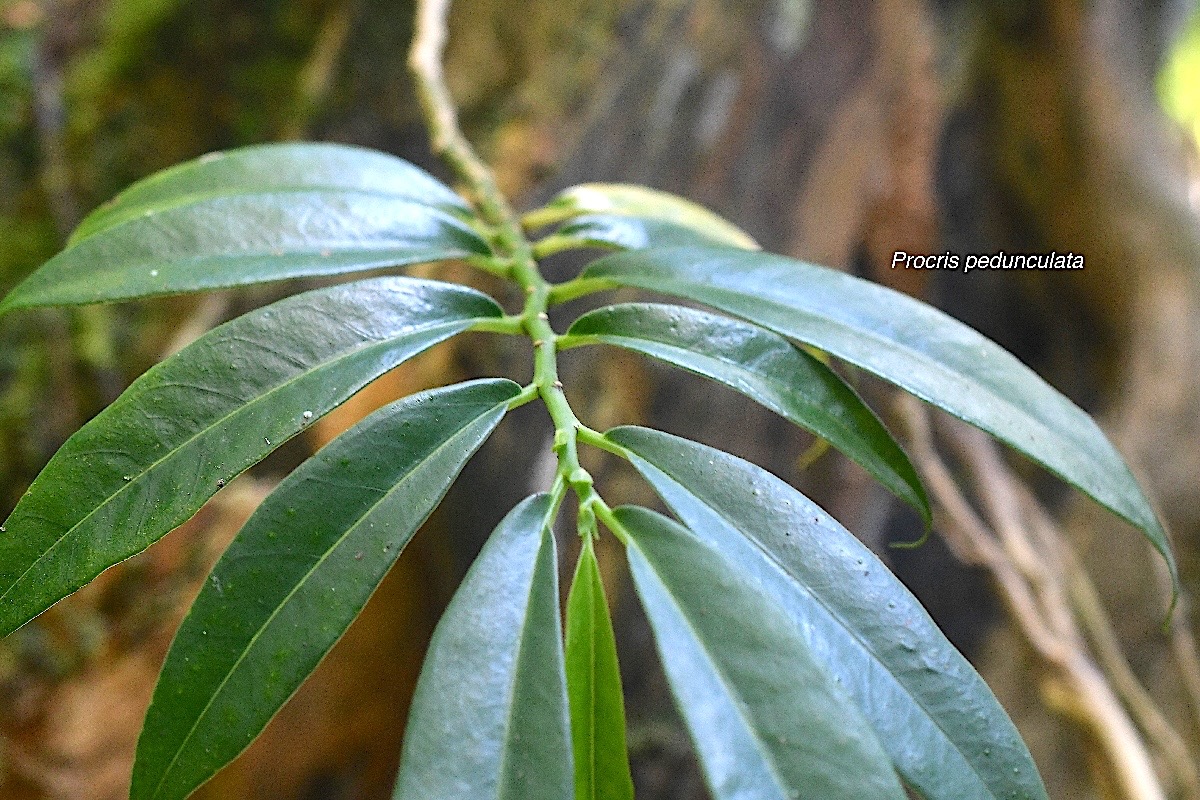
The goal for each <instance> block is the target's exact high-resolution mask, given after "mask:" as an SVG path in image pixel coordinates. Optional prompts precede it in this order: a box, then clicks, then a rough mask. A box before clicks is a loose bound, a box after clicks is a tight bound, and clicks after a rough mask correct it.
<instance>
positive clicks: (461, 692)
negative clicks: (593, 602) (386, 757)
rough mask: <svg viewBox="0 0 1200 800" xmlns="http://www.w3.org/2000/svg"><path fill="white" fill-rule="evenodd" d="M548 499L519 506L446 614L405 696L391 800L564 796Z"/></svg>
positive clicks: (567, 752) (559, 799) (566, 767)
mask: <svg viewBox="0 0 1200 800" xmlns="http://www.w3.org/2000/svg"><path fill="white" fill-rule="evenodd" d="M551 513H552V504H551V502H550V497H549V496H548V495H537V496H535V497H530V498H527V499H526V500H524V501H522V502H521V504H520V505H518V506H517V507H516V508H515V509H513V510H512V511H511V512H509V514H508V516H507V517H505V518H504V520H503V521H502V522H501V523H500V525H499V526H498V527H497V528H496V530H495V531H494V532H493V533H492V535H491V538H489V539H488V541H487V543H486V544H485V545H484V548H483V552H482V553H480V555H479V558H478V559H477V560H476V561H475V563H474V564H473V565H472V567H471V569H470V571H469V572H468V573H467V577H466V578H465V579H464V580H463V583H462V586H460V587H459V589H458V592H456V593H455V595H454V599H453V600H451V602H450V607H449V608H448V609H446V613H445V615H444V616H443V617H442V620H441V622H439V623H438V626H437V630H436V631H435V632H434V635H433V642H432V643H431V644H430V646H429V654H428V655H427V656H426V658H425V665H424V666H423V667H422V668H421V677H420V680H419V681H418V682H417V691H416V694H415V696H414V697H413V705H412V711H411V712H410V714H409V719H408V726H407V727H406V729H405V737H404V751H403V754H402V755H401V758H400V775H399V778H398V779H397V783H396V792H395V798H396V800H426V799H427V798H437V799H438V800H570V798H571V796H572V794H571V792H572V781H573V771H572V767H571V731H570V723H569V721H568V717H567V686H566V676H565V674H564V667H563V649H562V627H561V625H560V623H559V607H558V567H557V563H556V560H555V554H554V535H553V533H551V531H550V528H549V525H550V519H549V518H550V515H551Z"/></svg>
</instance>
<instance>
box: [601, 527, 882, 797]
mask: <svg viewBox="0 0 1200 800" xmlns="http://www.w3.org/2000/svg"><path fill="white" fill-rule="evenodd" d="M614 516H615V524H616V525H617V527H618V528H619V529H620V530H618V531H615V532H616V533H618V534H621V535H623V536H624V537H625V538H626V539H627V543H628V553H629V564H630V567H631V568H632V570H633V578H634V583H635V585H636V587H637V591H638V595H639V596H640V597H641V599H642V605H643V606H644V607H645V609H646V614H647V616H648V617H649V619H650V625H651V627H652V628H653V629H654V636H655V640H656V642H657V644H658V650H659V654H660V655H661V658H662V663H663V666H664V668H665V669H666V672H667V678H668V679H669V680H670V682H671V689H672V691H674V693H675V696H676V697H677V698H678V700H679V705H680V710H681V711H682V712H683V717H684V720H685V722H686V723H687V725H688V728H689V729H690V730H691V733H692V740H693V741H694V742H695V746H696V750H697V754H698V755H699V756H700V763H701V766H702V767H703V768H704V773H705V777H706V778H707V779H708V785H709V788H710V789H711V790H712V793H713V797H714V798H715V800H733V799H734V798H737V800H741V799H742V798H754V800H793V798H798V797H805V798H809V797H811V798H821V800H863V798H872V800H885V799H887V798H892V799H893V800H903V798H904V797H905V794H904V790H903V789H902V788H901V787H900V783H899V781H898V780H897V778H896V775H895V773H894V772H893V771H892V768H891V764H890V763H889V760H888V757H887V754H886V753H884V751H883V748H882V746H881V745H880V743H879V741H878V740H877V739H876V738H875V734H874V733H873V732H872V731H871V728H870V726H869V725H868V724H867V721H866V720H865V719H863V718H862V716H861V715H860V714H859V713H858V711H857V709H856V708H855V707H854V705H853V703H851V702H850V700H849V698H848V697H847V696H846V694H845V691H844V688H843V687H841V686H838V685H837V683H835V681H834V680H833V679H832V678H831V677H830V675H829V673H828V672H827V670H826V669H825V668H824V666H823V665H821V664H820V663H818V661H817V660H816V659H815V658H814V654H813V652H811V651H810V648H809V643H808V642H806V641H805V639H804V637H803V635H802V633H801V629H800V628H799V627H798V626H797V624H796V622H795V621H794V620H793V619H791V618H790V617H789V616H788V615H787V614H785V613H784V612H783V610H782V609H780V608H779V605H778V602H777V601H776V599H775V598H773V597H772V596H771V595H770V594H769V593H768V591H767V589H766V588H765V587H761V586H758V585H757V584H756V583H755V582H754V581H753V579H752V578H751V576H747V575H746V574H745V573H744V572H743V571H742V569H741V567H740V565H739V564H737V563H734V562H731V561H730V560H729V559H728V558H727V557H726V556H725V555H723V554H722V553H720V552H718V551H717V550H716V549H715V548H714V547H713V546H712V545H711V544H709V543H707V542H704V541H702V540H701V539H698V538H697V537H696V536H695V535H694V534H692V533H691V532H690V531H688V530H686V529H684V528H682V527H680V526H679V525H677V524H676V523H674V522H672V521H671V520H668V519H666V518H665V517H662V516H660V515H658V514H655V513H654V512H651V511H647V510H645V509H639V508H619V509H617V510H616V512H615V514H614Z"/></svg>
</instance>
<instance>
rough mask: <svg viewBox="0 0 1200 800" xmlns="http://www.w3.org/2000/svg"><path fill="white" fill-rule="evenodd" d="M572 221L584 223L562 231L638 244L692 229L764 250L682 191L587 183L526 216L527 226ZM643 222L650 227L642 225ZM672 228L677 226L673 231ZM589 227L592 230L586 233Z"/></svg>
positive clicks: (719, 241)
mask: <svg viewBox="0 0 1200 800" xmlns="http://www.w3.org/2000/svg"><path fill="white" fill-rule="evenodd" d="M580 218H586V220H585V219H580ZM566 220H578V222H577V223H576V224H575V226H574V227H571V226H568V227H566V228H564V229H562V230H560V231H559V233H560V234H562V235H572V236H575V235H582V236H585V237H586V236H587V235H590V236H593V237H596V239H597V241H596V243H609V244H616V245H620V246H623V247H638V246H645V245H637V244H633V243H632V242H636V241H645V240H647V239H648V237H647V232H650V231H658V232H662V233H665V234H666V235H669V236H680V235H681V234H680V231H686V232H688V234H690V237H691V238H693V239H694V238H695V237H697V236H699V237H700V238H702V239H705V240H708V241H711V242H713V243H714V244H721V245H728V246H731V247H742V248H745V249H747V250H757V249H758V244H757V243H756V242H755V241H754V239H752V238H751V237H750V236H749V234H747V233H746V232H745V231H743V230H742V229H741V228H739V227H737V226H736V225H734V224H733V223H732V222H729V221H728V220H726V219H724V218H723V217H721V216H719V215H717V214H714V213H713V212H711V211H709V210H708V209H707V208H705V207H704V206H702V205H700V204H698V203H693V202H692V201H691V200H687V199H684V198H682V197H679V196H678V195H674V194H669V193H667V192H662V191H658V190H657V189H650V188H647V187H645V186H635V185H632V184H623V183H587V184H581V185H579V186H572V187H571V188H569V189H566V190H565V191H563V192H561V193H560V194H559V195H557V196H556V197H555V198H554V199H553V200H551V201H550V202H549V203H547V204H546V206H545V207H544V208H540V209H538V210H536V211H533V212H531V213H529V214H528V215H526V217H525V224H526V225H527V226H529V227H542V226H544V225H552V224H555V223H559V222H564V221H566ZM657 223H665V225H663V226H660V225H658V224H657ZM640 224H644V225H645V227H644V228H640V227H639V225H640ZM672 227H673V228H674V229H675V230H674V232H673V233H672V232H671V228H672ZM587 231H590V234H585V232H587ZM650 241H653V240H652V239H651V240H650Z"/></svg>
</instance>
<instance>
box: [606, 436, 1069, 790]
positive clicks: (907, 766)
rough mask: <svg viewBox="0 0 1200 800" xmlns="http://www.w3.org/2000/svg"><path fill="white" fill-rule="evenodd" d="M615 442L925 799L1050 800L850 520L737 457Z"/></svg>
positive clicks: (671, 439)
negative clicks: (757, 599) (804, 649)
mask: <svg viewBox="0 0 1200 800" xmlns="http://www.w3.org/2000/svg"><path fill="white" fill-rule="evenodd" d="M606 436H607V437H608V438H609V439H610V440H611V441H612V442H614V443H615V444H618V445H619V446H621V447H623V448H625V449H626V451H628V453H629V455H630V458H631V461H632V463H633V465H634V467H635V468H636V469H637V470H638V472H640V473H641V474H642V475H643V476H644V477H645V478H646V479H647V480H648V481H649V482H650V484H651V485H652V486H653V487H654V489H655V491H656V492H658V494H659V496H660V497H662V498H663V500H664V501H665V502H666V503H667V505H668V506H670V508H671V510H672V511H673V512H674V513H675V514H676V515H678V517H679V518H680V519H681V520H683V522H684V524H685V525H687V526H688V528H690V529H691V530H692V531H695V533H696V535H697V536H699V537H700V538H701V539H703V540H704V541H705V542H706V543H707V544H708V546H710V547H712V548H714V549H715V550H717V551H719V552H720V553H721V554H722V555H723V556H724V557H725V558H727V559H728V560H729V561H730V562H732V563H733V564H734V565H735V566H736V569H738V570H739V571H740V572H741V573H742V574H743V575H744V576H746V578H747V579H748V580H753V581H755V582H756V584H757V585H759V586H761V587H762V588H763V590H764V591H766V592H767V593H768V594H769V595H770V596H772V597H773V598H775V602H776V604H777V606H778V607H779V608H780V609H781V610H782V611H784V612H785V613H786V614H787V615H788V616H789V617H790V618H791V619H792V620H793V621H794V623H795V624H796V625H798V626H799V628H800V630H802V631H803V632H804V637H805V639H806V640H807V642H808V647H809V648H810V649H811V651H812V652H813V653H814V654H816V657H817V659H818V660H819V661H820V662H821V664H822V666H823V668H824V669H825V670H826V671H827V672H830V673H831V674H833V675H834V676H836V679H837V681H838V683H839V685H840V686H841V687H842V688H843V689H845V690H846V691H847V692H848V693H849V694H850V696H851V697H852V698H853V700H854V703H855V704H856V705H857V707H858V709H859V710H860V711H861V712H862V713H863V715H864V716H865V717H866V718H867V719H868V720H869V721H870V723H871V725H872V726H873V727H874V729H875V731H876V732H877V734H878V736H879V740H880V741H881V742H882V743H883V746H884V748H885V749H886V750H887V751H888V754H889V755H890V756H891V758H892V760H893V762H894V763H895V765H896V768H897V770H898V771H899V772H900V774H901V775H902V776H904V779H905V780H906V781H907V782H908V783H909V784H910V785H912V786H913V787H915V788H917V789H918V790H920V791H921V793H922V795H923V796H924V797H926V798H929V800H1017V799H1020V800H1045V798H1046V790H1045V789H1044V788H1043V787H1042V783H1041V779H1040V777H1039V776H1038V773H1037V768H1036V766H1035V765H1034V763H1033V760H1032V758H1031V757H1030V755H1029V751H1028V750H1027V749H1026V747H1025V744H1024V743H1023V742H1022V741H1021V737H1020V734H1018V733H1017V730H1016V728H1015V727H1014V726H1013V724H1012V722H1011V721H1010V720H1009V718H1008V715H1007V714H1005V713H1004V709H1002V708H1001V707H1000V704H999V703H998V702H997V701H996V698H995V697H994V696H993V694H992V692H991V690H990V689H988V687H987V684H985V683H984V681H983V679H982V678H981V677H979V675H978V674H977V673H976V672H975V670H974V669H972V667H971V665H970V664H968V663H967V661H966V659H964V658H963V657H962V656H961V655H960V654H959V653H958V651H957V650H955V649H954V647H953V645H951V644H950V643H949V642H948V641H947V640H946V638H945V637H944V636H943V635H942V633H941V631H940V630H939V629H938V627H937V625H936V624H934V622H933V620H931V619H930V618H929V615H928V614H927V613H926V612H925V609H924V608H922V607H921V605H920V603H918V602H917V600H916V598H914V597H913V596H912V595H911V594H910V593H909V592H908V590H907V589H905V588H904V586H903V585H902V584H901V583H900V582H899V581H898V580H896V578H895V576H893V575H892V574H891V572H889V571H888V569H887V567H885V566H884V565H883V563H882V562H880V561H879V559H877V558H876V557H875V556H874V554H872V553H871V551H870V550H868V549H867V548H866V547H864V546H863V545H862V543H861V542H859V541H858V540H857V539H856V538H854V536H853V535H852V534H850V532H849V531H847V530H846V529H845V528H843V527H842V526H841V525H839V524H838V523H837V521H836V520H834V519H833V518H832V517H830V516H829V515H828V514H826V513H825V512H824V511H822V510H821V509H820V508H819V507H818V506H817V505H816V504H815V503H813V502H812V501H811V500H809V499H808V498H806V497H805V496H804V495H802V494H800V493H799V492H797V491H796V490H795V489H793V488H792V487H790V486H788V485H787V484H786V483H784V482H783V481H781V480H779V478H777V477H775V476H774V475H771V474H770V473H769V472H766V471H765V470H763V469H761V468H759V467H757V466H755V465H753V464H750V463H748V462H746V461H743V460H741V459H739V458H735V457H734V456H731V455H729V454H728V453H723V452H721V451H719V450H714V449H712V448H710V447H706V446H704V445H701V444H698V443H696V442H692V441H688V440H687V439H680V438H678V437H675V436H671V435H669V434H665V433H661V432H658V431H652V430H648V429H645V428H635V427H624V428H616V429H614V430H612V431H609V432H608V433H607V434H606ZM747 619H752V617H747ZM864 796H866V795H864Z"/></svg>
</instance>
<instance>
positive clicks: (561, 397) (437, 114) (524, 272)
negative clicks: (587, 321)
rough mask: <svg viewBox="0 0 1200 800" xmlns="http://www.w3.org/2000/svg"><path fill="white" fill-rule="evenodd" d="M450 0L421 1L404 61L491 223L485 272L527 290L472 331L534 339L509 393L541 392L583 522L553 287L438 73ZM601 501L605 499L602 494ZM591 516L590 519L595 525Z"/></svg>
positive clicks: (560, 488)
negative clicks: (521, 378)
mask: <svg viewBox="0 0 1200 800" xmlns="http://www.w3.org/2000/svg"><path fill="white" fill-rule="evenodd" d="M449 11H450V0H420V1H419V3H418V5H417V17H416V31H415V33H414V36H413V44H412V50H411V51H410V53H409V62H408V63H409V66H410V67H411V69H412V73H413V78H414V81H415V84H416V89H417V94H418V96H419V97H420V100H421V105H422V108H423V109H424V112H425V118H426V123H427V125H428V127H429V133H430V139H431V142H432V147H433V151H434V153H436V154H437V155H438V156H439V157H441V158H442V159H443V160H444V161H445V162H446V164H447V165H448V166H449V167H450V168H451V169H452V170H453V171H454V173H455V175H457V176H458V178H459V180H460V181H461V182H462V183H463V184H464V185H465V187H466V190H467V192H468V193H469V194H470V196H471V198H472V200H473V202H474V204H475V208H476V211H477V212H478V214H479V217H480V219H481V220H482V221H483V222H484V223H486V224H487V225H489V226H490V227H491V228H492V236H491V241H492V249H493V251H494V253H495V257H494V258H492V259H489V260H488V267H489V268H490V271H494V272H495V273H496V274H503V275H504V276H506V277H508V278H509V279H511V280H512V281H514V282H516V283H517V284H518V285H519V286H520V287H521V288H522V289H523V290H524V292H525V307H524V309H522V311H521V314H520V316H519V317H518V318H516V319H515V320H508V319H501V320H496V321H489V322H486V323H481V324H479V325H477V326H476V329H477V330H493V331H497V332H502V333H511V332H516V328H517V326H518V324H519V328H520V330H521V331H523V332H524V333H525V334H526V335H528V336H529V337H530V338H531V339H532V340H533V346H534V348H533V349H534V355H533V383H532V384H530V386H529V387H526V390H525V391H524V392H522V393H521V394H520V395H518V397H517V398H515V399H514V402H515V403H518V404H520V403H524V402H528V401H529V400H530V399H532V393H533V392H536V396H538V397H541V398H542V402H543V403H545V404H546V409H547V411H549V413H550V419H551V420H552V421H553V422H554V453H555V455H556V456H557V457H558V469H557V471H556V473H555V479H554V485H553V488H552V493H553V495H554V496H555V498H556V500H561V499H562V494H563V492H565V488H564V487H566V486H569V487H570V488H571V489H572V490H574V492H575V494H576V495H578V497H579V502H580V508H581V509H582V508H585V507H586V508H588V509H589V510H588V511H587V512H586V513H584V514H583V515H581V518H580V525H581V526H584V525H586V524H588V521H587V519H586V516H587V514H590V513H591V511H590V509H591V507H592V505H593V504H594V503H595V502H596V501H597V500H599V497H598V495H597V494H596V491H595V489H594V488H593V485H592V476H591V475H590V474H588V472H587V470H585V469H584V468H583V467H582V466H581V465H580V463H579V445H578V442H577V432H578V431H579V430H580V429H581V428H583V425H582V424H581V423H580V422H579V419H578V418H577V417H576V416H575V412H574V411H572V410H571V405H570V403H568V402H567V396H566V395H565V394H564V393H563V388H562V382H561V381H559V379H558V340H559V337H558V335H557V334H556V333H555V332H554V329H553V328H551V327H550V321H549V318H548V317H547V315H546V310H547V308H548V307H549V305H550V297H551V291H552V290H551V286H550V284H549V283H547V282H546V279H545V278H544V277H542V274H541V272H540V271H539V270H538V265H537V259H536V257H535V256H534V252H533V245H532V244H530V241H529V239H528V238H527V237H526V235H525V231H524V230H523V228H522V226H521V220H520V219H519V218H518V217H517V215H516V214H515V213H514V212H513V210H512V207H511V206H509V204H508V201H507V200H505V198H504V196H503V195H502V194H501V193H500V189H499V187H498V186H497V185H496V179H495V176H494V175H493V174H492V171H491V170H490V169H489V168H488V166H487V165H486V164H485V163H484V162H483V160H482V159H481V158H480V157H479V155H478V154H477V153H476V152H475V150H474V149H473V148H472V147H471V143H470V142H468V141H467V139H466V137H465V136H464V135H463V133H462V131H461V130H459V127H458V116H457V113H456V112H455V108H454V101H453V98H451V96H450V92H449V90H448V89H447V87H446V80H445V75H444V74H443V72H442V53H443V51H444V50H445V46H446V18H447V15H448V14H449ZM601 502H602V501H601ZM594 524H595V523H594V520H593V521H592V522H591V525H592V526H593V527H594Z"/></svg>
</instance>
